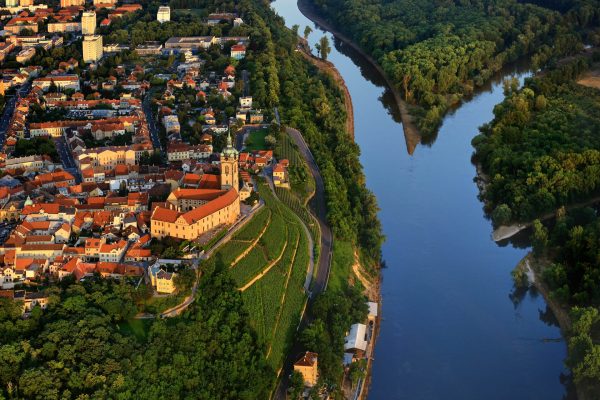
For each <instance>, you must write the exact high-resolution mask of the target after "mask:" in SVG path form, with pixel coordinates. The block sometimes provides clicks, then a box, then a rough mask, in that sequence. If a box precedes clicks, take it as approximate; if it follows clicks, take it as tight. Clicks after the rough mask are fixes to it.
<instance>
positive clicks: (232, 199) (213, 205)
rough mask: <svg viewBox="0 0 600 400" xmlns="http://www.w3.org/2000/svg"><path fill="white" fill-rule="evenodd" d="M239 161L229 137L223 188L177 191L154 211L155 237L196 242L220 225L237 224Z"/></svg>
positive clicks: (222, 156)
mask: <svg viewBox="0 0 600 400" xmlns="http://www.w3.org/2000/svg"><path fill="white" fill-rule="evenodd" d="M238 158H239V153H238V151H237V150H236V149H235V148H234V147H233V146H232V144H231V136H230V135H229V136H228V137H227V146H226V147H225V148H224V149H223V152H222V153H221V154H220V157H219V159H220V163H221V174H220V177H219V181H220V185H219V186H220V187H216V188H215V187H210V188H207V187H204V188H198V189H180V188H178V189H176V190H175V191H173V192H172V193H171V194H170V195H169V197H168V198H167V201H166V204H165V205H164V206H158V207H156V208H155V209H154V210H153V211H152V218H151V225H150V232H151V234H152V237H153V238H158V239H162V238H164V237H166V236H170V237H174V238H179V239H186V240H195V239H197V238H198V237H200V236H201V235H203V234H204V233H206V232H208V231H210V230H211V229H214V228H216V227H218V226H223V225H231V224H233V223H234V222H235V220H236V219H237V218H238V217H239V215H240V195H239V192H238V191H239V171H238ZM211 186H212V185H211Z"/></svg>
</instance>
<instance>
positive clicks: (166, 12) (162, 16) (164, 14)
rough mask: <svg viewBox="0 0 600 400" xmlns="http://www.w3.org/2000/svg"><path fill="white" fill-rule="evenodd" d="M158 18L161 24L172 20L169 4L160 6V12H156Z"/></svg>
mask: <svg viewBox="0 0 600 400" xmlns="http://www.w3.org/2000/svg"><path fill="white" fill-rule="evenodd" d="M156 20H157V21H158V22H160V23H161V24H162V23H163V22H169V21H170V20H171V8H170V7H169V6H160V7H158V13H156Z"/></svg>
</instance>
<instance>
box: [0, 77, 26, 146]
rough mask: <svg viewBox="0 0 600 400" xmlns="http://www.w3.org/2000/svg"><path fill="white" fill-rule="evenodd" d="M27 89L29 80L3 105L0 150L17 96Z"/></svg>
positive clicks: (0, 124) (0, 125) (24, 92)
mask: <svg viewBox="0 0 600 400" xmlns="http://www.w3.org/2000/svg"><path fill="white" fill-rule="evenodd" d="M29 89H31V82H30V81H28V82H25V83H24V84H23V85H21V87H20V88H19V89H17V92H16V93H15V95H14V96H12V97H10V98H9V99H8V100H7V102H6V105H5V106H4V113H3V114H2V119H1V120H0V150H2V149H3V148H4V142H5V141H6V130H7V129H8V124H9V123H10V119H11V118H12V115H13V112H14V111H15V105H16V104H17V98H18V97H19V96H24V95H26V94H27V93H29Z"/></svg>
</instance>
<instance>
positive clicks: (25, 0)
mask: <svg viewBox="0 0 600 400" xmlns="http://www.w3.org/2000/svg"><path fill="white" fill-rule="evenodd" d="M32 5H33V0H19V6H21V7H28V6H32Z"/></svg>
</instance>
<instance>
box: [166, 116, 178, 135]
mask: <svg viewBox="0 0 600 400" xmlns="http://www.w3.org/2000/svg"><path fill="white" fill-rule="evenodd" d="M162 122H163V125H164V126H165V129H166V130H167V133H173V132H174V133H179V131H180V130H181V127H180V125H179V119H178V118H177V115H165V116H164V117H163V120H162Z"/></svg>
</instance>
